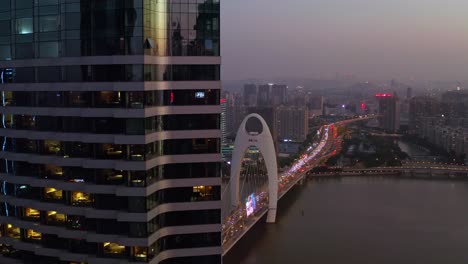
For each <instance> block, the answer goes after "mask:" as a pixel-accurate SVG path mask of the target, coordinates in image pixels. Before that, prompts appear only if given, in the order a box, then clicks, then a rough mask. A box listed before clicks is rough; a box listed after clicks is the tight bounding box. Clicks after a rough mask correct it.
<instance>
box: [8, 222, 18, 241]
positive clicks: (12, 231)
mask: <svg viewBox="0 0 468 264" xmlns="http://www.w3.org/2000/svg"><path fill="white" fill-rule="evenodd" d="M5 235H6V236H7V237H11V238H20V237H21V231H20V228H19V227H16V226H13V225H11V224H7V225H6V226H5Z"/></svg>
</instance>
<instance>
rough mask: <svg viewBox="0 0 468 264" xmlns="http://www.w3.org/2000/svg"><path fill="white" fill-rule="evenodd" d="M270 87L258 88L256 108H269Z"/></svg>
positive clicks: (268, 85) (262, 86) (266, 85)
mask: <svg viewBox="0 0 468 264" xmlns="http://www.w3.org/2000/svg"><path fill="white" fill-rule="evenodd" d="M271 86H272V85H270V84H263V85H259V86H258V93H257V106H262V107H263V106H271V103H270V88H271Z"/></svg>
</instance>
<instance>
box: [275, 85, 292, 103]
mask: <svg viewBox="0 0 468 264" xmlns="http://www.w3.org/2000/svg"><path fill="white" fill-rule="evenodd" d="M287 89H288V87H287V86H286V85H280V84H274V85H273V86H271V104H272V105H284V104H286V102H287V99H288V97H287V95H286V91H287Z"/></svg>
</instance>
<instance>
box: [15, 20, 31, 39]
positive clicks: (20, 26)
mask: <svg viewBox="0 0 468 264" xmlns="http://www.w3.org/2000/svg"><path fill="white" fill-rule="evenodd" d="M31 33H33V19H32V18H31V17H25V18H17V19H16V34H19V35H23V34H31Z"/></svg>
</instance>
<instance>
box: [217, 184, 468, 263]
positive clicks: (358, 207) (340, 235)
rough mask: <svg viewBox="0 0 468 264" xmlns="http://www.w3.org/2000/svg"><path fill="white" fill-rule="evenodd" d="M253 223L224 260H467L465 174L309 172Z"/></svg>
mask: <svg viewBox="0 0 468 264" xmlns="http://www.w3.org/2000/svg"><path fill="white" fill-rule="evenodd" d="M278 214H279V215H278V218H277V223H276V224H269V225H267V224H265V223H263V222H262V223H259V224H257V225H256V226H255V227H254V229H253V230H251V231H250V233H249V234H248V235H247V236H246V237H245V238H244V239H243V240H241V241H240V242H239V244H238V245H237V246H236V247H235V248H234V249H233V250H232V251H231V252H229V254H228V255H226V257H225V258H224V264H238V263H245V264H251V263H252V264H253V263H258V264H273V263H278V264H280V263H290V264H293V263H294V264H296V263H317V264H335V263H336V264H354V263H356V264H367V263H370V264H374V263H375V264H387V263H388V264H396V263H398V264H406V263H407V264H415V263H416V264H417V263H423V264H440V263H450V264H458V263H460V264H466V263H468V250H467V248H466V246H467V245H468V182H464V181H449V180H446V181H445V180H438V181H436V180H412V179H395V178H377V177H368V178H363V177H359V178H343V179H341V180H338V179H330V180H322V181H317V180H309V181H308V182H307V183H305V184H304V185H303V186H296V187H295V189H293V190H292V193H290V194H288V195H287V196H286V197H285V198H283V200H281V201H280V203H279V210H278Z"/></svg>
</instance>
